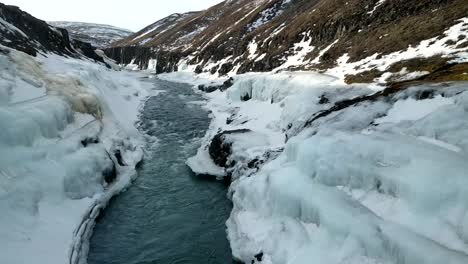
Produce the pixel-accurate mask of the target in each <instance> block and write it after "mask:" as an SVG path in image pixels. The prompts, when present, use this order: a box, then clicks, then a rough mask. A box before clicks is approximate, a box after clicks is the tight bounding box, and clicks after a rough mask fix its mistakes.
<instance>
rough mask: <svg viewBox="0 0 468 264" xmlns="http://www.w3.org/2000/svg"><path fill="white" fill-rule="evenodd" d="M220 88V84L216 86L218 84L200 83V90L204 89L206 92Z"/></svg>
mask: <svg viewBox="0 0 468 264" xmlns="http://www.w3.org/2000/svg"><path fill="white" fill-rule="evenodd" d="M218 89H219V86H216V85H214V86H213V85H203V84H201V85H198V90H200V91H202V92H205V93H212V92H214V91H216V90H218Z"/></svg>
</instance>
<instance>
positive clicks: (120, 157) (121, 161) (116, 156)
mask: <svg viewBox="0 0 468 264" xmlns="http://www.w3.org/2000/svg"><path fill="white" fill-rule="evenodd" d="M114 156H115V158H116V159H117V162H118V163H119V165H120V166H127V165H125V163H124V161H123V158H122V153H121V152H120V149H117V150H115V151H114Z"/></svg>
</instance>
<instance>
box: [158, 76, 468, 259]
mask: <svg viewBox="0 0 468 264" xmlns="http://www.w3.org/2000/svg"><path fill="white" fill-rule="evenodd" d="M163 77H164V78H175V79H177V78H178V79H179V80H183V81H186V82H192V83H195V84H197V85H198V84H202V83H206V84H209V83H216V82H218V83H219V82H220V81H219V80H218V81H216V80H213V79H211V77H210V78H205V77H204V76H203V75H201V76H197V77H195V78H194V77H193V75H191V74H185V73H177V74H171V75H164V76H163ZM234 79H235V83H234V85H233V86H232V87H230V88H229V89H228V90H227V91H226V92H221V91H215V92H213V93H209V94H206V97H207V98H208V103H207V106H206V107H207V108H209V109H210V110H211V111H212V117H213V121H212V124H211V127H210V131H208V133H207V135H206V137H205V140H204V142H205V143H204V145H203V146H202V147H201V148H200V150H199V153H198V154H197V155H196V156H195V157H194V158H191V159H190V160H189V162H188V164H189V166H191V167H192V169H194V170H200V171H203V169H205V171H208V168H207V167H208V166H205V167H204V166H203V164H212V161H209V162H208V159H209V158H210V157H209V154H208V152H207V148H208V145H209V144H210V142H211V139H212V138H213V137H214V136H215V135H216V134H218V133H219V132H220V131H230V130H236V129H247V130H248V131H252V132H250V133H240V134H235V135H230V136H229V138H228V139H227V140H228V141H229V142H230V143H232V146H231V150H232V152H233V153H232V154H231V155H230V159H232V160H233V161H235V165H234V167H232V168H227V169H226V173H229V174H231V176H233V177H232V179H233V182H232V184H231V187H230V190H229V195H230V197H232V200H233V203H234V209H233V211H232V213H231V216H230V218H229V220H228V221H227V227H228V238H229V240H230V243H231V248H232V250H233V255H234V257H235V258H237V259H239V260H240V261H242V262H244V263H260V262H261V263H356V264H357V263H434V264H435V263H467V262H468V243H467V241H468V214H467V212H468V207H467V205H466V199H467V198H468V187H466V186H468V182H467V178H466V173H467V171H468V167H467V162H466V160H467V154H466V153H467V150H468V141H467V139H466V135H467V134H468V121H467V120H468V119H467V118H466V116H467V111H468V84H467V83H466V82H465V83H463V82H461V83H449V84H433V85H423V86H418V87H411V88H409V89H407V90H404V91H401V92H399V93H396V94H395V95H393V96H388V97H387V98H382V99H376V100H369V101H366V102H362V103H360V104H357V105H354V106H349V107H347V108H344V109H343V110H340V111H336V112H332V113H330V114H329V115H326V116H324V117H322V118H320V119H317V120H316V121H314V122H312V123H311V124H310V125H309V126H308V127H307V128H305V129H304V122H305V121H306V120H309V119H310V117H311V116H313V115H314V114H315V113H320V112H321V111H323V110H327V109H330V108H331V107H332V106H333V105H334V103H336V102H339V101H342V100H345V99H351V98H354V97H357V96H362V95H367V94H371V93H373V92H375V90H376V88H377V87H375V86H345V85H340V84H339V81H338V82H337V81H336V79H335V78H333V77H330V76H326V75H320V74H316V73H287V72H286V73H280V74H269V73H265V74H246V75H240V76H235V77H234ZM423 94H424V96H423ZM245 100H247V101H245ZM291 127H299V128H302V130H299V131H298V132H299V133H298V134H297V135H296V136H294V137H291V138H289V140H288V141H287V143H285V140H284V139H285V133H286V132H287V131H288V129H290V128H291ZM283 149H284V150H283ZM193 160H198V161H199V162H198V163H197V166H194V164H192V161H193Z"/></svg>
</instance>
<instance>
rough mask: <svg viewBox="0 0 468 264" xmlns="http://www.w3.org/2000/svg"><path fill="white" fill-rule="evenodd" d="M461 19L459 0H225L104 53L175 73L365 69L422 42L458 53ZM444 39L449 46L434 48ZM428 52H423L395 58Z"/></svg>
mask: <svg viewBox="0 0 468 264" xmlns="http://www.w3.org/2000/svg"><path fill="white" fill-rule="evenodd" d="M467 14H468V5H466V1H464V0H421V1H404V0H392V1H389V0H348V1H345V0H259V1H250V0H236V1H232V0H231V1H225V2H222V3H220V4H218V5H216V6H213V7H211V8H209V9H208V10H205V11H202V12H194V13H187V14H176V15H172V16H170V17H168V18H165V19H163V20H160V21H158V22H156V23H154V24H153V25H151V26H149V27H147V28H145V29H143V30H142V31H140V32H137V33H135V34H134V35H131V36H129V37H128V38H126V39H123V40H121V41H118V42H116V43H114V44H113V45H112V47H111V49H109V50H108V51H107V52H106V53H107V55H109V56H112V55H116V54H117V55H116V56H112V57H113V58H114V59H117V60H118V61H120V62H121V63H127V62H128V60H131V59H123V58H127V57H131V58H132V59H135V61H136V62H138V64H139V66H140V67H141V68H145V66H147V61H148V60H150V59H156V58H159V59H158V64H160V63H169V65H166V66H164V67H160V70H162V69H164V70H175V69H176V67H174V61H173V60H174V59H177V58H184V61H185V62H187V63H188V64H191V65H198V66H199V67H198V70H199V71H207V72H212V73H217V74H220V75H223V74H226V73H228V72H232V73H244V72H250V71H276V70H284V69H289V70H327V69H331V68H334V67H336V66H337V65H339V64H340V62H343V61H345V62H346V63H357V62H362V63H361V64H365V60H366V59H367V60H369V58H372V59H379V58H383V57H385V56H386V55H392V54H393V55H394V54H395V53H397V52H403V51H407V50H408V49H409V48H410V47H413V48H414V47H418V46H420V45H421V42H422V41H425V40H427V41H431V42H432V43H429V45H426V46H427V48H429V49H439V50H440V52H439V53H444V52H445V53H446V54H444V55H453V53H456V52H463V51H465V50H466V46H468V38H467V37H466V36H467V35H468V29H467V25H468V23H467V22H466V20H463V19H464V18H466V17H468V15H467ZM454 30H455V31H456V30H458V32H453V31H454ZM447 31H450V32H447ZM449 35H450V36H449ZM447 37H449V38H448V39H447ZM443 38H446V39H447V41H446V42H444V43H436V42H437V41H438V40H441V39H443ZM432 44H437V45H435V46H433V47H430V46H431V45H432ZM442 46H443V47H442ZM129 47H131V48H129ZM448 50H449V51H448ZM416 53H417V52H416ZM436 53H437V52H436ZM393 55H392V56H393ZM433 55H435V54H429V53H427V52H423V51H421V52H420V53H419V54H414V56H412V55H411V54H408V56H402V58H401V60H408V59H412V58H415V57H424V58H430V57H433ZM372 56H374V57H372ZM122 59H123V60H122ZM432 59H433V58H432ZM401 60H400V61H401ZM396 61H398V60H395V62H396ZM357 66H359V65H357ZM361 66H362V65H361ZM358 68H359V67H358ZM371 70H376V71H377V72H375V71H374V72H370V71H371ZM399 70H401V68H400V69H399ZM415 70H423V69H415ZM384 71H385V70H383V69H382V68H380V69H377V67H369V65H365V67H364V66H363V67H361V68H360V69H359V71H358V72H357V73H360V74H364V75H365V76H363V78H364V79H365V78H368V79H369V78H371V77H379V76H381V75H382V74H383V72H384ZM357 73H353V74H348V75H349V80H352V79H353V78H352V77H354V78H355V80H356V79H359V78H357V77H356V74H357ZM369 75H370V77H369Z"/></svg>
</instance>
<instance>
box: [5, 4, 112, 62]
mask: <svg viewBox="0 0 468 264" xmlns="http://www.w3.org/2000/svg"><path fill="white" fill-rule="evenodd" d="M0 35H1V36H2V37H1V38H0V45H3V46H6V47H10V48H13V49H16V50H19V51H22V52H25V53H27V54H29V55H32V56H36V55H37V54H38V53H43V54H45V53H55V54H58V55H65V56H70V57H75V58H80V57H87V58H89V59H92V60H95V61H98V62H102V63H104V60H103V58H102V57H100V56H98V55H97V54H96V53H95V52H94V50H95V48H94V47H93V46H92V45H91V44H89V43H86V42H82V41H79V40H73V41H72V40H70V37H69V34H68V31H67V30H66V29H61V28H55V27H53V26H50V25H48V24H47V23H46V22H45V21H42V20H40V19H37V18H35V17H33V16H31V15H30V14H28V13H26V12H23V11H22V10H21V9H19V8H18V7H16V6H8V5H4V4H2V3H0Z"/></svg>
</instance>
